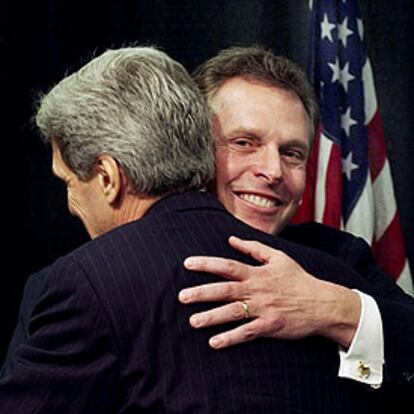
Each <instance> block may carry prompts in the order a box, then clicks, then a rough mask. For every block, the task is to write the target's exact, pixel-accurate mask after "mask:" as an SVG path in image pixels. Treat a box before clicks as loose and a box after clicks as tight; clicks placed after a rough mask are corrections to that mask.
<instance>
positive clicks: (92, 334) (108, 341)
mask: <svg viewBox="0 0 414 414" xmlns="http://www.w3.org/2000/svg"><path fill="white" fill-rule="evenodd" d="M32 299H33V303H31V305H30V306H28V309H27V310H28V311H29V312H30V315H23V317H24V319H26V320H27V328H25V329H23V330H22V331H20V333H19V332H18V331H16V333H15V335H17V336H16V341H17V342H16V343H15V345H13V349H10V351H9V354H10V355H9V357H8V359H10V360H12V363H11V364H10V365H9V366H8V368H7V370H6V372H5V373H4V375H3V377H2V378H1V379H0V411H1V412H13V413H16V414H17V413H48V414H49V413H63V412H64V413H83V412H85V413H88V412H94V413H100V412H103V413H104V412H105V413H106V412H111V407H113V403H114V399H115V396H116V383H117V382H118V373H119V369H118V365H117V362H118V359H117V346H116V343H115V340H114V335H113V330H112V329H111V328H112V327H111V324H110V322H109V321H108V318H107V316H106V314H105V311H104V309H102V307H101V305H100V302H99V300H98V298H97V296H96V294H95V291H94V289H93V287H92V286H91V284H90V282H89V280H88V278H87V277H86V275H85V274H84V272H83V270H82V269H81V267H80V266H79V265H78V264H77V263H75V262H73V261H72V260H71V259H68V258H66V259H60V260H58V261H57V262H56V263H55V264H54V265H53V266H52V267H51V268H50V269H49V275H48V277H47V281H45V284H44V286H43V287H42V289H41V291H38V297H37V298H36V297H32ZM29 302H30V301H29ZM24 309H25V308H24V307H22V310H24ZM25 330H26V333H24V331H25ZM109 391H110V392H109ZM112 411H113V410H112Z"/></svg>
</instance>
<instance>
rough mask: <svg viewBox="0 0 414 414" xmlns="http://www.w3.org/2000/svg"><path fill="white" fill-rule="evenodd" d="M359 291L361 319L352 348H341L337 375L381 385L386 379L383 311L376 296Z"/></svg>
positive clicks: (372, 384)
mask: <svg viewBox="0 0 414 414" xmlns="http://www.w3.org/2000/svg"><path fill="white" fill-rule="evenodd" d="M356 292H357V293H358V294H359V296H360V299H361V305H362V306H361V319H360V321H359V325H358V328H357V331H356V333H355V336H354V339H353V341H352V343H351V346H350V347H349V349H348V350H347V351H345V350H344V349H342V348H340V350H339V357H340V366H339V372H338V376H339V377H342V378H348V379H352V380H354V381H358V382H361V383H364V384H367V385H370V386H371V387H372V388H379V387H380V386H381V384H382V381H383V369H382V366H383V363H384V338H383V329H382V320H381V315H380V312H379V309H378V306H377V304H376V302H375V300H374V299H373V298H371V297H370V296H368V295H365V294H364V293H362V292H359V291H356Z"/></svg>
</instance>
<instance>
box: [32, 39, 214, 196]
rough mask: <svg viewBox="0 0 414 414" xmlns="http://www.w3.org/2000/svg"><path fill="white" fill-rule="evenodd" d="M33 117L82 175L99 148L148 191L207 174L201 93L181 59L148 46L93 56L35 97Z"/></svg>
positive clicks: (188, 184) (195, 184)
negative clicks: (180, 61) (181, 63)
mask: <svg viewBox="0 0 414 414" xmlns="http://www.w3.org/2000/svg"><path fill="white" fill-rule="evenodd" d="M36 122H37V125H38V126H39V128H40V130H41V132H42V134H43V136H44V138H45V141H46V142H49V141H50V140H51V139H53V140H54V141H55V142H56V144H57V145H58V147H59V149H60V151H61V154H62V158H63V160H64V161H65V163H66V164H67V166H68V167H69V168H70V169H71V170H72V171H73V172H74V173H75V174H76V175H77V176H78V177H79V178H80V179H81V180H87V179H88V178H89V177H90V175H91V172H92V170H93V167H94V163H95V162H96V159H97V157H98V156H99V155H101V154H106V155H109V156H111V157H113V158H114V159H115V160H116V161H117V162H118V163H119V165H120V166H121V168H122V169H123V171H124V173H125V175H126V177H127V179H128V181H129V184H130V186H131V188H132V190H133V191H134V192H137V193H144V194H147V195H162V194H166V193H169V192H173V191H182V190H186V189H193V188H200V187H202V186H204V185H205V184H206V182H207V181H209V180H210V179H211V178H212V175H213V170H214V167H213V166H214V162H213V153H212V144H211V138H210V113H209V111H208V109H207V105H206V104H205V101H204V98H203V97H202V95H201V94H200V92H199V90H198V88H197V86H196V85H195V83H194V81H193V80H192V79H191V78H190V76H189V75H188V73H187V72H186V70H185V69H184V68H183V66H181V65H180V64H179V63H177V62H175V61H174V60H173V59H171V58H170V57H169V56H167V55H166V54H165V53H163V52H161V51H159V50H157V49H155V48H151V47H130V48H122V49H118V50H108V51H106V52H105V53H103V54H102V55H100V56H98V57H96V58H95V59H93V60H92V61H90V62H89V63H88V64H86V65H85V66H84V67H82V68H81V69H80V70H79V71H77V72H75V73H73V74H72V75H70V76H68V77H66V78H65V79H63V80H62V81H61V82H59V83H58V84H57V85H56V86H55V87H54V88H53V89H52V90H51V91H50V92H49V93H48V94H46V95H45V96H44V97H43V98H42V99H41V103H40V107H39V110H38V113H37V117H36Z"/></svg>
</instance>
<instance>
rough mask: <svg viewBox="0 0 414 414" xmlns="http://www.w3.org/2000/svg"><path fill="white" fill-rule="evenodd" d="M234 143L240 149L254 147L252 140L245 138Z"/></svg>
mask: <svg viewBox="0 0 414 414" xmlns="http://www.w3.org/2000/svg"><path fill="white" fill-rule="evenodd" d="M234 143H235V144H236V145H239V146H240V147H248V146H251V145H252V142H251V141H250V140H248V139H243V138H240V139H236V140H234Z"/></svg>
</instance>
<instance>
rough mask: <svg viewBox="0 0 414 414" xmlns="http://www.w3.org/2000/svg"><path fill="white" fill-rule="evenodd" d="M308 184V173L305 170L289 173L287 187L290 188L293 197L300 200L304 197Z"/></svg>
mask: <svg viewBox="0 0 414 414" xmlns="http://www.w3.org/2000/svg"><path fill="white" fill-rule="evenodd" d="M305 184H306V173H305V171H303V170H300V171H294V172H293V173H292V174H290V175H289V179H288V180H287V187H288V189H289V192H290V194H291V195H292V198H293V199H294V200H295V201H296V202H299V201H300V200H301V199H302V197H303V192H304V191H305Z"/></svg>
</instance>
